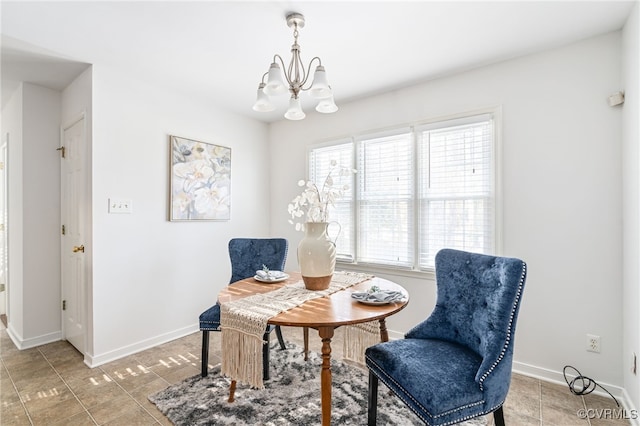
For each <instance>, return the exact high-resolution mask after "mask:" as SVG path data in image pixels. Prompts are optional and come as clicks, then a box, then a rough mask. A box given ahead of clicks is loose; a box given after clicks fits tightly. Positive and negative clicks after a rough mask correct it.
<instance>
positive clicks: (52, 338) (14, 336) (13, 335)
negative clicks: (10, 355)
mask: <svg viewBox="0 0 640 426" xmlns="http://www.w3.org/2000/svg"><path fill="white" fill-rule="evenodd" d="M7 334H8V335H9V338H10V339H11V341H12V342H13V344H14V345H16V348H18V349H20V350H23V349H30V348H35V347H36V346H40V345H46V344H47V343H51V342H57V341H58V340H61V339H62V333H61V332H60V331H54V332H53V333H48V334H43V335H41V336H36V337H30V338H28V339H25V338H23V337H22V335H21V334H20V333H18V332H16V330H15V329H14V328H13V327H12V326H11V323H9V324H8V327H7Z"/></svg>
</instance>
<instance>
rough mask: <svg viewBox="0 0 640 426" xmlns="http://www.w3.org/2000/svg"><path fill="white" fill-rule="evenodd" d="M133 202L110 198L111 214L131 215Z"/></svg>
mask: <svg viewBox="0 0 640 426" xmlns="http://www.w3.org/2000/svg"><path fill="white" fill-rule="evenodd" d="M132 211H133V201H131V200H127V199H124V198H109V213H131V212H132Z"/></svg>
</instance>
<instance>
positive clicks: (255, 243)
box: [229, 238, 289, 283]
mask: <svg viewBox="0 0 640 426" xmlns="http://www.w3.org/2000/svg"><path fill="white" fill-rule="evenodd" d="M288 248H289V243H288V241H287V240H286V239H284V238H233V239H231V240H230V241H229V258H230V260H231V280H230V281H229V283H233V282H236V281H239V280H243V279H245V278H249V277H253V276H254V275H255V274H256V271H257V270H260V269H262V268H263V265H264V266H266V267H267V268H269V269H270V270H273V271H284V264H285V262H286V260H287V250H288Z"/></svg>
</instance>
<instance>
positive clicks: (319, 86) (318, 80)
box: [309, 65, 333, 99]
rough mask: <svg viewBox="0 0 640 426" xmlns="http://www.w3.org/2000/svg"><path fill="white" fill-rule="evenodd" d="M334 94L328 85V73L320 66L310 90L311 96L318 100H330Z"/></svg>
mask: <svg viewBox="0 0 640 426" xmlns="http://www.w3.org/2000/svg"><path fill="white" fill-rule="evenodd" d="M332 94H333V93H332V91H331V87H329V83H327V73H326V72H325V70H324V67H323V66H322V65H318V67H317V68H316V72H315V74H314V75H313V84H311V88H310V89H309V96H311V97H312V98H316V99H322V98H328V97H329V96H331V95H332Z"/></svg>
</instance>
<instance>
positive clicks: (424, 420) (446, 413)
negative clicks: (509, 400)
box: [367, 357, 490, 426]
mask: <svg viewBox="0 0 640 426" xmlns="http://www.w3.org/2000/svg"><path fill="white" fill-rule="evenodd" d="M367 359H368V360H369V361H370V362H371V364H374V365H375V366H376V367H377V368H378V370H380V373H381V374H382V375H384V376H385V377H386V378H387V379H388V381H390V382H393V383H394V384H395V385H396V386H397V387H399V388H401V389H402V388H403V386H401V385H400V383H398V382H396V381H395V380H394V379H393V377H391V376H389V375H388V374H387V373H385V372H384V371H383V370H382V368H380V366H379V365H378V364H377V363H376V362H375V361H374V360H372V359H371V358H369V357H367ZM383 382H384V380H383ZM394 393H395V394H396V396H398V398H400V399H402V400H403V401H404V403H405V405H406V406H407V407H408V408H409V409H411V411H413V412H414V413H415V414H416V415H417V416H418V417H420V419H422V421H423V422H425V423H427V424H429V421H428V419H426V418H424V416H423V415H422V413H419V412H417V411H416V410H414V409H413V408H411V405H410V404H409V403H408V401H407V400H406V399H405V397H409V399H410V400H411V401H413V402H414V403H415V405H417V406H419V407H420V408H421V409H422V410H423V411H425V412H426V413H429V415H430V416H431V418H432V419H437V418H439V417H442V416H446V415H449V414H451V413H455V412H456V411H460V410H464V409H465V408H469V407H475V406H476V405H482V404H484V400H481V401H478V402H474V403H472V404H467V405H464V406H462V407H457V408H455V409H453V410H449V411H446V412H444V413H441V414H437V415H433V414H431V412H430V411H429V410H428V409H427V408H425V406H424V405H422V404H420V402H418V401H417V400H416V399H415V398H414V397H413V396H411V395H400V394H398V393H396V392H394ZM489 413H490V411H489ZM484 414H488V413H480V414H476V415H473V416H468V417H465V418H464V419H458V420H456V421H455V422H450V423H445V424H443V425H442V426H445V425H452V424H455V423H458V422H460V421H464V420H468V419H472V418H474V417H478V416H482V415H484Z"/></svg>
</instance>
